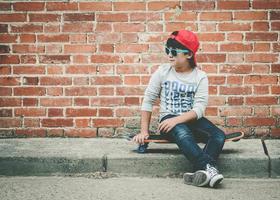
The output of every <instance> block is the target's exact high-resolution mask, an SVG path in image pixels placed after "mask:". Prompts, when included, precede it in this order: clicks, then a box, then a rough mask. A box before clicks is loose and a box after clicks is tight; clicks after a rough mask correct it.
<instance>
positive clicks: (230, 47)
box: [220, 43, 253, 52]
mask: <svg viewBox="0 0 280 200" xmlns="http://www.w3.org/2000/svg"><path fill="white" fill-rule="evenodd" d="M252 50H253V46H252V44H244V43H230V44H221V46H220V51H227V52H234V51H237V52H246V51H249V52H252Z"/></svg>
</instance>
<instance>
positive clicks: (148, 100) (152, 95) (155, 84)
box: [141, 67, 161, 112]
mask: <svg viewBox="0 0 280 200" xmlns="http://www.w3.org/2000/svg"><path fill="white" fill-rule="evenodd" d="M160 73H161V71H160V67H159V68H158V69H157V70H156V71H155V72H154V73H153V74H152V76H151V78H150V81H149V84H148V86H147V88H146V90H145V94H144V99H143V101H142V106H141V110H146V111H150V112H152V110H153V105H154V104H155V102H156V99H157V98H158V97H160V90H161V76H160Z"/></svg>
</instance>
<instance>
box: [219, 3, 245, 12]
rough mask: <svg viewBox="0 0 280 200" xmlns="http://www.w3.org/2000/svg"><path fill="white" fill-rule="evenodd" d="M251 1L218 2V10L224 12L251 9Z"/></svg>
mask: <svg viewBox="0 0 280 200" xmlns="http://www.w3.org/2000/svg"><path fill="white" fill-rule="evenodd" d="M249 7H250V3H249V1H218V2H217V9H219V10H220V9H224V10H244V9H249Z"/></svg>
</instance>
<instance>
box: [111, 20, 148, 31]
mask: <svg viewBox="0 0 280 200" xmlns="http://www.w3.org/2000/svg"><path fill="white" fill-rule="evenodd" d="M113 26H114V30H115V31H116V32H144V30H145V25H144V24H142V23H119V22H116V23H114V24H113Z"/></svg>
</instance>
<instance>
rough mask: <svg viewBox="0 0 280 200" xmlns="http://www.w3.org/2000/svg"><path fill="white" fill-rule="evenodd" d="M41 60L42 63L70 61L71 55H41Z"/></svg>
mask: <svg viewBox="0 0 280 200" xmlns="http://www.w3.org/2000/svg"><path fill="white" fill-rule="evenodd" d="M39 61H40V63H49V64H57V63H69V62H70V56H67V55H46V56H39Z"/></svg>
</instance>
